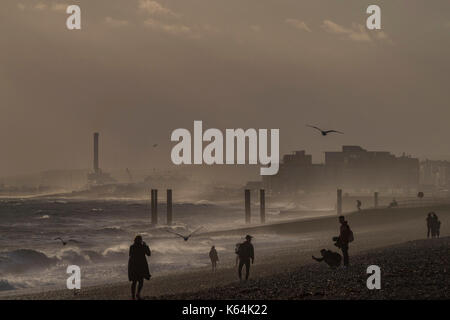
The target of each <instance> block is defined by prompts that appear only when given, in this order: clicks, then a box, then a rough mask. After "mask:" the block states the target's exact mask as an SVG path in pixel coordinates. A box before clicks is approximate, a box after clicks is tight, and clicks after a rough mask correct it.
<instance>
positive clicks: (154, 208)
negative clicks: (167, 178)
mask: <svg viewBox="0 0 450 320" xmlns="http://www.w3.org/2000/svg"><path fill="white" fill-rule="evenodd" d="M151 203H152V204H151V215H152V224H153V225H156V224H158V189H152V193H151Z"/></svg>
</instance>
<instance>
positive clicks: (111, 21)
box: [105, 17, 129, 27]
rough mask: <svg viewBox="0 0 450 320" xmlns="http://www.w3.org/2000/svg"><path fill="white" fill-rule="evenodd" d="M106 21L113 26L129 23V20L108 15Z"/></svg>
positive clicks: (122, 25)
mask: <svg viewBox="0 0 450 320" xmlns="http://www.w3.org/2000/svg"><path fill="white" fill-rule="evenodd" d="M105 23H106V24H107V25H109V26H111V27H125V26H127V25H128V24H129V23H128V21H127V20H119V19H114V18H111V17H106V18H105Z"/></svg>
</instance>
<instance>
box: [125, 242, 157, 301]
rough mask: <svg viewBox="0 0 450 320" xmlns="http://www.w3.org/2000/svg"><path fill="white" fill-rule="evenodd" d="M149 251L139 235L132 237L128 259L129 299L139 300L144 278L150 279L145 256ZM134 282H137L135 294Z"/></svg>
mask: <svg viewBox="0 0 450 320" xmlns="http://www.w3.org/2000/svg"><path fill="white" fill-rule="evenodd" d="M146 255H147V256H150V255H151V251H150V248H149V247H148V246H147V244H146V243H145V242H144V241H142V237H141V236H140V235H138V236H136V238H135V239H134V244H132V245H131V246H130V258H129V260H128V280H130V281H131V282H132V283H131V299H133V300H134V299H136V298H137V299H138V300H141V290H142V287H143V286H144V279H147V280H150V276H151V275H150V271H149V270H148V263H147V258H146V257H145V256H146ZM136 284H138V288H137V294H136Z"/></svg>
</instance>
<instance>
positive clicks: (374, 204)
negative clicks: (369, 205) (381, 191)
mask: <svg viewBox="0 0 450 320" xmlns="http://www.w3.org/2000/svg"><path fill="white" fill-rule="evenodd" d="M373 206H374V207H375V208H378V192H375V193H374V194H373Z"/></svg>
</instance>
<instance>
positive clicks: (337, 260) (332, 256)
mask: <svg viewBox="0 0 450 320" xmlns="http://www.w3.org/2000/svg"><path fill="white" fill-rule="evenodd" d="M320 254H321V255H322V258H316V257H314V256H312V258H313V259H314V260H316V261H318V262H322V261H324V262H325V263H326V264H327V265H329V266H330V268H333V269H334V268H337V267H339V266H340V265H341V260H342V257H341V255H340V254H339V253H337V252H333V251H331V250H326V249H322V250H320Z"/></svg>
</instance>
